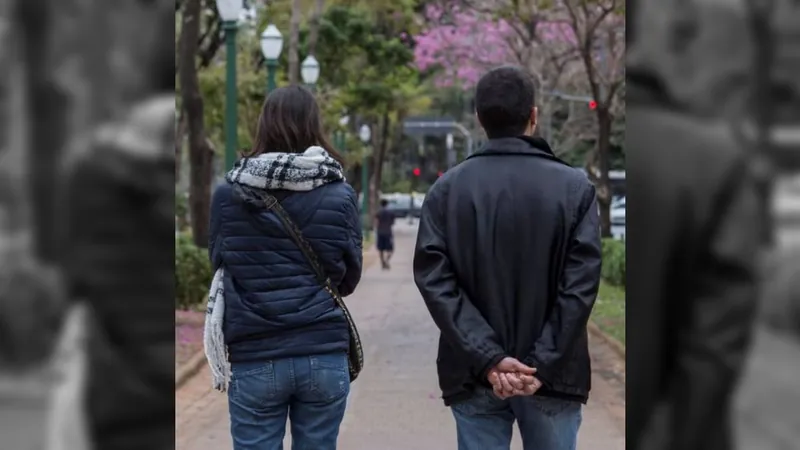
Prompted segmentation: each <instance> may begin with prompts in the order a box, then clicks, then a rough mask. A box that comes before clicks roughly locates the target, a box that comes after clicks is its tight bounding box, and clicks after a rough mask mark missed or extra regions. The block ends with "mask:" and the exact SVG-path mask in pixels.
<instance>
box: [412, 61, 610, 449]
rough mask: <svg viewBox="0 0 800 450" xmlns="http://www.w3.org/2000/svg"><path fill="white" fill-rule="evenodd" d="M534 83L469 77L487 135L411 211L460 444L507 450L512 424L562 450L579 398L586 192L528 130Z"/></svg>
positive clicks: (590, 300)
mask: <svg viewBox="0 0 800 450" xmlns="http://www.w3.org/2000/svg"><path fill="white" fill-rule="evenodd" d="M534 91H535V89H534V84H533V81H532V79H531V77H530V76H529V75H528V74H527V73H525V72H524V71H523V70H521V69H518V68H514V67H501V68H498V69H494V70H492V71H490V72H489V73H487V74H486V75H484V76H483V78H481V80H480V82H479V83H478V86H477V92H476V95H475V107H476V110H477V114H478V120H479V121H480V123H481V126H482V127H483V129H484V130H485V131H486V135H487V137H488V138H489V140H488V142H487V143H486V144H485V145H484V147H483V148H482V149H481V150H480V151H478V152H477V153H476V154H474V155H472V156H471V157H469V158H468V159H467V160H466V161H465V162H463V163H461V164H460V165H458V166H456V167H455V168H453V169H451V170H449V171H447V172H446V173H445V174H444V175H443V176H442V177H441V178H439V180H438V181H437V182H436V183H435V184H434V185H433V187H431V189H430V192H429V193H428V195H427V197H426V200H425V203H424V205H423V207H422V216H421V218H420V225H419V235H418V237H417V245H416V253H415V255H414V279H415V281H416V284H417V286H418V288H419V290H420V292H421V293H422V297H423V298H424V300H425V303H426V304H427V306H428V309H429V310H430V313H431V316H432V317H433V320H434V322H436V325H437V326H438V327H439V329H440V330H441V337H440V339H439V357H438V359H437V366H438V374H439V385H440V387H441V389H442V396H443V398H444V402H445V405H448V406H451V408H452V411H453V415H454V416H455V421H456V427H457V430H458V448H459V450H501V449H502V450H508V449H509V446H510V443H511V436H512V425H513V423H514V421H515V420H516V421H517V423H518V424H519V428H520V432H521V435H522V439H523V442H524V445H525V448H526V449H534V448H535V449H537V450H572V449H574V448H575V446H576V439H577V434H578V427H579V426H580V422H581V409H582V404H583V403H586V401H587V398H588V394H589V387H590V378H591V368H590V362H589V350H588V345H587V335H586V323H587V321H588V319H589V314H590V312H591V310H592V306H593V304H594V301H595V297H596V295H597V289H598V286H599V282H600V258H601V251H600V234H599V233H600V227H599V215H598V210H597V204H596V199H595V190H594V187H593V186H592V184H591V183H590V182H589V180H588V179H587V177H586V176H585V175H584V174H583V173H582V172H580V171H579V170H577V169H574V168H572V167H570V166H568V165H567V164H565V163H564V162H562V161H561V160H559V159H558V158H556V157H555V156H554V155H553V152H552V150H551V149H550V147H549V146H548V145H547V143H546V142H545V141H544V140H542V139H537V138H533V137H531V136H532V134H533V132H534V129H535V128H536V120H537V110H536V107H535V103H534ZM534 372H535V377H532V376H530V375H532V374H533V373H534ZM534 392H535V395H533V396H531V394H533V393H534Z"/></svg>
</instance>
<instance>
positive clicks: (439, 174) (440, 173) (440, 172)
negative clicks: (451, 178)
mask: <svg viewBox="0 0 800 450" xmlns="http://www.w3.org/2000/svg"><path fill="white" fill-rule="evenodd" d="M443 173H444V172H442V171H441V170H440V171H439V173H438V174H437V175H436V176H438V177H440V176H442V174H443Z"/></svg>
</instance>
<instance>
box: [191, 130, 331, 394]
mask: <svg viewBox="0 0 800 450" xmlns="http://www.w3.org/2000/svg"><path fill="white" fill-rule="evenodd" d="M225 179H226V180H227V181H228V182H229V183H231V184H234V185H239V186H242V187H247V188H251V189H262V190H278V189H282V190H288V191H297V192H302V191H311V190H313V189H316V188H318V187H320V186H322V185H324V184H328V183H332V182H335V181H344V179H345V178H344V171H343V169H342V166H341V165H340V164H339V163H338V162H337V161H336V160H334V159H333V158H331V156H330V155H329V154H328V152H326V151H325V150H324V149H323V148H322V147H316V146H315V147H309V148H308V149H307V150H306V151H304V152H303V153H264V154H261V155H259V156H257V157H253V158H244V159H242V160H241V161H239V162H238V163H236V165H235V166H234V168H233V170H231V171H230V172H228V174H227V175H226V176H225ZM224 279H225V271H224V269H223V268H222V267H220V268H219V269H218V270H217V271H216V273H215V274H214V279H213V280H212V282H211V287H210V289H209V292H208V308H207V310H206V321H205V330H204V333H203V344H204V347H205V352H206V358H207V359H208V365H209V366H210V367H211V376H212V382H213V386H214V388H215V389H217V390H219V391H222V392H224V391H225V390H226V389H227V387H228V383H229V382H230V379H231V369H230V363H229V361H228V349H227V347H226V345H225V337H224V336H223V333H222V325H223V323H224V320H225V317H224V314H225V295H224Z"/></svg>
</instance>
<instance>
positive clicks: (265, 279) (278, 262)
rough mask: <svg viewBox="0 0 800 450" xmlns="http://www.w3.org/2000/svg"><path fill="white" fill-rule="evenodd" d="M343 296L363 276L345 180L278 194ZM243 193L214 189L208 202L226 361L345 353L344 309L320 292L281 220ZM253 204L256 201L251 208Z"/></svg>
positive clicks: (356, 219)
mask: <svg viewBox="0 0 800 450" xmlns="http://www.w3.org/2000/svg"><path fill="white" fill-rule="evenodd" d="M274 194H275V195H276V197H278V198H279V199H280V200H281V205H282V206H283V208H284V209H285V210H286V212H287V213H288V214H289V216H290V217H291V218H292V220H293V221H294V222H295V223H296V224H297V226H298V227H299V228H300V230H301V231H302V233H303V236H304V237H305V238H306V240H308V241H309V243H310V244H311V246H312V247H313V249H314V251H315V252H316V253H317V255H318V257H319V259H320V263H321V264H322V265H323V268H324V270H325V272H326V273H327V275H328V277H329V278H330V279H331V281H332V282H333V284H334V285H335V286H338V288H339V292H340V294H341V295H342V296H346V295H350V294H351V293H352V292H353V291H354V290H355V288H356V285H357V284H358V282H359V281H360V279H361V263H362V253H361V247H362V243H361V223H360V221H359V211H358V207H357V206H356V201H357V200H356V198H357V197H356V193H355V191H354V190H353V188H352V187H350V185H348V184H347V183H345V182H335V183H330V184H326V185H323V186H321V187H318V188H316V189H314V190H312V191H307V192H287V191H281V192H275V193H274ZM247 195H252V194H248V193H247V191H246V190H240V189H235V188H234V187H233V186H231V185H230V184H228V183H224V184H222V185H221V186H219V187H218V188H217V190H216V192H215V193H214V198H213V200H212V205H211V230H210V231H211V233H210V242H209V253H210V257H211V262H212V265H213V268H214V270H216V269H217V268H219V267H220V266H223V267H224V269H225V280H224V286H225V323H224V327H223V332H224V334H225V341H226V344H227V345H228V351H229V354H230V360H231V362H245V361H259V360H270V359H277V358H288V357H293V356H303V355H313V354H324V353H333V352H344V351H346V350H347V348H348V342H349V332H348V328H347V323H346V322H345V318H344V313H343V312H342V311H341V310H340V309H339V308H338V307H337V306H336V303H335V301H334V300H333V299H332V298H331V296H330V295H329V294H328V293H327V292H326V291H325V290H324V289H323V287H322V286H321V285H320V284H319V282H318V281H317V278H316V277H315V276H314V272H313V271H312V269H311V266H310V265H309V264H308V262H307V260H306V259H305V257H304V255H303V253H302V252H301V251H300V249H299V248H298V246H297V245H296V244H295V242H294V241H293V240H292V239H291V237H290V235H289V234H288V232H287V231H286V230H285V229H284V227H283V225H282V224H281V222H280V220H279V219H278V217H277V216H276V215H275V214H274V213H272V212H267V211H266V210H265V209H264V208H263V207H261V205H260V204H261V202H260V201H259V200H258V199H255V198H243V197H242V196H247ZM256 205H258V206H256Z"/></svg>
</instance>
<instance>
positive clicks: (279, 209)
mask: <svg viewBox="0 0 800 450" xmlns="http://www.w3.org/2000/svg"><path fill="white" fill-rule="evenodd" d="M260 195H261V196H262V199H263V200H264V205H265V206H266V208H267V211H272V212H274V213H275V215H277V216H278V219H279V220H280V221H281V223H283V226H284V228H286V231H287V232H288V233H289V236H291V237H292V240H294V242H295V243H296V244H297V246H298V247H299V248H300V251H301V252H303V255H305V257H306V259H307V260H308V263H309V264H310V265H311V269H312V270H313V271H314V274H315V275H316V278H317V280H318V282H319V284H320V285H321V286H322V287H323V288H325V290H326V291H327V292H328V294H330V296H331V297H333V300H334V301H335V302H336V304H337V306H339V308H340V309H341V310H342V312H343V313H344V317H345V320H346V321H347V327H348V329H349V331H350V342H349V344H348V345H349V349H348V352H347V356H348V364H349V369H350V382H353V381H354V380H355V379H356V378H357V377H358V374H359V373H361V369H362V368H363V367H364V350H363V348H362V346H361V337H360V336H359V334H358V328H356V324H355V322H354V321H353V317H352V316H351V315H350V311H349V310H348V309H347V305H345V303H344V300H343V299H342V296H341V295H339V291H338V290H337V289H336V287H335V286H334V285H333V283H331V279H330V278H329V277H328V275H327V274H326V273H325V270H324V269H323V268H322V264H320V262H319V258H318V257H317V253H316V252H315V251H314V249H313V248H311V244H309V242H308V241H307V240H306V238H305V237H304V236H303V232H302V231H300V228H298V227H297V225H296V224H295V223H294V221H293V220H292V218H291V217H289V214H288V213H287V212H286V210H285V209H283V206H281V204H280V202H279V201H278V199H277V198H275V196H273V195H271V194H269V193H266V192H262V193H260Z"/></svg>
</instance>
